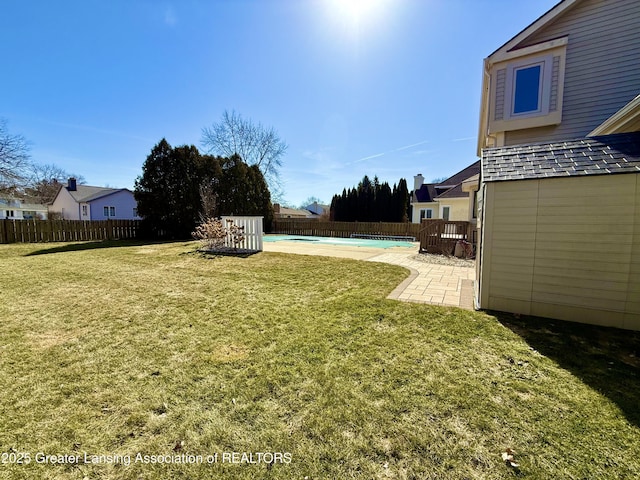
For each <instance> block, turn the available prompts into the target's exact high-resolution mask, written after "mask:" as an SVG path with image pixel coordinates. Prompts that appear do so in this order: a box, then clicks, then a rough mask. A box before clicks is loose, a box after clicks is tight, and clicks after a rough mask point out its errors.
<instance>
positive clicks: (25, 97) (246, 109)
mask: <svg viewBox="0 0 640 480" xmlns="http://www.w3.org/2000/svg"><path fill="white" fill-rule="evenodd" d="M555 3H557V2H556V1H555V0H535V1H530V0H529V1H513V0H342V1H340V0H208V1H204V0H200V1H197V0H175V1H162V0H101V1H97V0H82V1H71V0H61V1H59V2H52V1H49V0H47V1H37V0H4V1H3V6H2V15H1V16H0V52H1V57H0V58H2V61H3V66H2V71H1V73H0V92H1V93H0V117H4V118H6V119H7V120H8V122H9V124H8V127H9V130H10V132H11V133H14V134H21V135H23V136H25V137H26V138H27V140H29V141H30V143H31V156H32V158H33V160H34V161H36V162H38V163H54V164H56V165H58V166H60V167H62V168H64V169H65V170H67V171H70V172H75V173H77V174H80V175H83V176H84V177H85V179H86V180H87V183H89V184H90V185H98V186H112V187H127V188H133V184H134V181H135V179H136V177H137V176H138V175H140V174H141V169H142V164H143V162H144V160H145V158H146V157H147V155H148V154H149V152H150V151H151V149H152V148H153V146H154V145H155V144H156V143H157V142H158V141H159V140H160V139H161V138H163V137H165V138H166V139H167V141H169V143H171V144H172V145H174V146H177V145H183V144H189V145H190V144H194V145H196V146H197V147H198V148H200V149H201V150H202V148H201V147H202V145H201V132H202V128H203V127H206V126H209V125H211V124H212V123H213V122H216V121H218V120H219V119H220V117H221V115H222V113H223V111H224V110H229V111H231V110H235V111H236V112H238V113H240V114H241V115H242V116H243V117H246V118H249V119H251V120H253V121H254V122H255V123H262V124H263V125H266V126H270V127H273V128H274V129H275V130H276V131H277V132H278V133H279V134H280V137H281V138H282V139H283V140H284V141H285V142H286V143H287V144H288V145H289V149H288V151H287V154H286V155H285V157H284V158H283V167H282V169H281V177H282V180H283V182H284V191H285V199H286V201H287V202H288V203H289V204H294V205H298V204H300V203H301V202H302V201H303V200H305V199H306V198H308V197H309V196H315V197H319V198H320V199H321V200H324V201H326V202H330V201H331V197H332V196H333V195H334V194H335V193H340V192H342V189H343V188H344V187H350V186H353V185H355V184H357V183H358V181H359V180H360V179H361V178H362V177H363V176H364V175H365V174H367V175H369V176H370V177H373V176H374V175H377V176H378V177H379V178H380V180H381V181H388V182H389V183H390V184H393V183H395V182H397V181H398V179H399V178H401V177H404V178H406V179H407V181H408V184H409V188H411V187H412V184H413V176H414V175H415V174H417V173H422V174H423V175H424V176H425V177H426V179H427V180H431V179H433V178H436V177H446V176H449V175H451V174H453V173H455V172H457V171H458V170H460V169H462V168H464V167H465V166H467V165H469V164H470V163H472V162H474V161H475V160H476V159H477V158H476V137H477V129H478V117H479V104H480V81H481V75H482V60H483V58H485V57H486V56H487V55H489V54H490V53H491V52H493V51H494V50H495V49H496V48H498V47H499V46H501V45H502V44H503V43H505V42H506V41H507V40H509V39H510V38H511V37H512V36H513V35H515V34H517V33H518V32H519V31H520V30H522V29H523V28H524V27H526V26H527V25H529V24H530V23H531V22H532V21H534V20H535V19H536V18H538V17H539V16H540V15H542V14H543V13H544V12H546V11H547V10H548V9H549V8H551V7H552V6H553V5H555Z"/></svg>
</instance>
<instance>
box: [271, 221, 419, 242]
mask: <svg viewBox="0 0 640 480" xmlns="http://www.w3.org/2000/svg"><path fill="white" fill-rule="evenodd" d="M419 232H420V225H419V224H417V223H408V222H406V223H386V222H322V221H318V220H302V219H298V220H293V219H279V218H276V219H275V220H274V221H273V233H281V234H286V235H309V236H314V237H339V238H349V237H351V236H362V235H375V236H388V237H414V238H418V233H419Z"/></svg>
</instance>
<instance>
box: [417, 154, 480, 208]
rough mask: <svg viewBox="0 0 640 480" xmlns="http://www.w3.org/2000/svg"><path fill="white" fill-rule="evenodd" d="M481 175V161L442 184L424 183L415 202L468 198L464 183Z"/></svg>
mask: <svg viewBox="0 0 640 480" xmlns="http://www.w3.org/2000/svg"><path fill="white" fill-rule="evenodd" d="M479 173H480V160H478V161H477V162H474V163H472V164H471V165H469V166H468V167H466V168H463V169H462V170H460V171H459V172H458V173H454V174H453V175H451V176H450V177H449V178H447V179H445V180H443V181H442V182H440V183H423V184H422V185H421V186H420V188H419V189H418V190H416V191H415V192H414V198H415V200H414V202H420V203H426V202H436V201H437V199H439V198H462V197H468V196H469V192H465V191H463V190H462V182H464V181H465V180H467V179H469V178H471V177H473V176H476V175H478V174H479Z"/></svg>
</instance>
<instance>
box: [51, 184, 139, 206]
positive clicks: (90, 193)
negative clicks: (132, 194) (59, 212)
mask: <svg viewBox="0 0 640 480" xmlns="http://www.w3.org/2000/svg"><path fill="white" fill-rule="evenodd" d="M63 188H67V187H63ZM76 188H77V190H71V191H69V193H70V194H71V196H72V197H73V199H74V200H75V201H76V202H78V203H80V202H83V203H84V202H90V201H92V200H95V199H97V198H101V197H106V196H107V195H111V194H112V193H116V192H120V191H122V190H126V188H105V187H91V186H89V185H78V186H77V187H76ZM67 190H69V189H68V188H67Z"/></svg>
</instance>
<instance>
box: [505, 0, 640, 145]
mask: <svg viewBox="0 0 640 480" xmlns="http://www.w3.org/2000/svg"><path fill="white" fill-rule="evenodd" d="M638 24H640V5H639V4H638V1H637V0H607V1H602V0H584V1H582V2H578V4H577V5H576V6H575V7H573V8H571V9H570V11H569V12H568V13H566V14H564V15H561V16H560V17H559V18H558V19H557V20H556V21H555V22H553V23H551V24H550V25H548V26H546V27H545V28H543V29H541V30H540V31H538V32H536V33H535V34H534V35H532V36H531V37H529V38H527V39H526V40H525V41H524V42H521V43H520V44H519V45H518V46H517V48H522V47H527V46H531V45H535V44H538V43H540V42H545V41H549V40H553V39H555V38H558V37H562V36H566V35H568V37H569V40H568V44H567V53H566V65H565V77H564V98H563V111H562V123H560V124H559V125H555V126H548V127H541V128H535V129H525V130H513V131H508V132H505V140H504V142H505V145H518V144H523V143H534V142H542V141H544V142H550V141H555V140H560V139H569V138H578V137H584V136H586V135H587V134H588V133H589V132H591V131H592V130H593V129H594V128H596V127H597V126H598V125H600V124H601V123H602V122H604V121H605V120H606V119H607V118H609V117H610V116H611V115H613V114H614V113H615V112H617V111H618V110H619V109H620V108H622V107H623V106H624V105H626V104H627V103H628V102H630V101H631V100H632V99H633V98H634V97H635V96H636V95H638V92H640V68H638V51H639V50H640V29H638V28H637V25H638ZM554 62H555V59H554ZM594 92H597V93H598V94H597V95H594ZM552 98H553V94H552Z"/></svg>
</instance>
